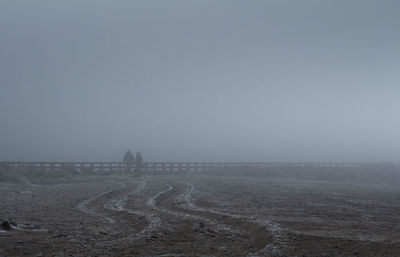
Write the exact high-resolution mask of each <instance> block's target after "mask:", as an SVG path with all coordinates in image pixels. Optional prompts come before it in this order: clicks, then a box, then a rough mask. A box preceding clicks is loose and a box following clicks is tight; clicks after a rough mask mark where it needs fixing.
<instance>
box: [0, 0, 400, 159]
mask: <svg viewBox="0 0 400 257" xmlns="http://www.w3.org/2000/svg"><path fill="white" fill-rule="evenodd" d="M399 13H400V2H399V1H395V0H393V1H381V0H375V1H368V0H353V1H348V0H330V1H328V0H327V1H321V0H308V1H289V0H275V1H261V0H260V1H257V0H254V1H232V0H217V1H215V0H198V1H188V0H181V1H179V0H169V1H161V0H160V1H152V0H150V1H149V0H145V1H99V0H85V1H81V0H79V1H78V0H76V1H50V0H48V1H28V0H25V1H15V0H2V1H0V160H36V161H39V160H60V161H63V160H65V161H91V160H93V161H96V160H105V161H107V160H110V161H111V160H120V159H121V157H122V154H123V153H124V152H125V151H126V150H128V149H131V150H132V151H141V152H142V153H143V155H144V158H145V159H146V160H154V161H252V160H257V161H396V162H397V161H400V72H399V68H400V15H399Z"/></svg>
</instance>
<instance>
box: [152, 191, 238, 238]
mask: <svg viewBox="0 0 400 257" xmlns="http://www.w3.org/2000/svg"><path fill="white" fill-rule="evenodd" d="M174 188H175V187H174V186H171V185H168V188H167V189H165V190H163V191H161V192H159V193H158V194H156V195H155V196H153V197H152V198H150V199H149V201H148V202H147V205H148V206H150V207H151V208H153V209H155V210H157V211H160V212H163V213H166V214H169V215H172V216H176V217H182V218H185V219H193V220H199V221H202V222H204V223H207V224H210V225H213V226H215V227H216V230H217V232H228V233H230V234H240V235H241V234H243V233H244V231H242V230H238V229H233V228H232V227H231V226H229V225H226V224H222V223H220V222H218V221H216V220H214V219H210V218H207V217H203V216H198V215H194V214H189V213H183V212H179V211H175V210H172V209H167V208H162V207H159V206H158V205H157V199H158V198H159V197H160V196H162V195H164V194H167V193H168V192H170V191H172V190H173V189H174ZM188 193H189V192H188V191H184V192H183V193H181V194H179V195H178V196H177V197H175V198H174V202H175V203H176V202H178V201H179V199H182V198H185V196H186V195H187V194H188Z"/></svg>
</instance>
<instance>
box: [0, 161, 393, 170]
mask: <svg viewBox="0 0 400 257" xmlns="http://www.w3.org/2000/svg"><path fill="white" fill-rule="evenodd" d="M371 165H373V166H380V167H384V166H386V167H389V166H396V167H399V165H398V164H395V163H352V162H342V163H336V162H330V163H322V162H321V163H318V162H316V163H313V162H291V163H290V162H144V163H143V164H142V165H140V167H137V165H136V164H135V163H131V164H129V163H126V162H0V167H2V168H31V169H42V170H45V171H59V170H63V169H70V170H75V171H79V172H83V171H85V170H87V171H107V172H124V171H134V170H137V169H138V168H139V169H140V170H141V171H142V172H163V171H170V172H173V171H177V172H179V171H201V170H210V169H221V168H235V167H237V168H239V167H255V168H266V167H319V168H329V167H360V166H371Z"/></svg>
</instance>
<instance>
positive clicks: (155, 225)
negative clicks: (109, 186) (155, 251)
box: [104, 181, 161, 242]
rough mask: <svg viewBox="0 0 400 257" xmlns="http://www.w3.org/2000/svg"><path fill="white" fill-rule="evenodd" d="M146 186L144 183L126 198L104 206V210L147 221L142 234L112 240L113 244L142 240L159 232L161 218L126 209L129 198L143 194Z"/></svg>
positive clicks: (112, 201) (149, 213) (148, 213)
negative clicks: (142, 218)
mask: <svg viewBox="0 0 400 257" xmlns="http://www.w3.org/2000/svg"><path fill="white" fill-rule="evenodd" d="M146 185H147V183H146V182H144V181H142V182H141V184H140V186H139V187H138V188H137V189H136V190H135V191H133V192H131V193H129V194H127V195H125V196H124V197H122V198H120V199H118V200H111V201H109V202H107V203H105V204H104V208H106V209H108V210H111V211H116V212H124V213H127V214H130V215H135V216H139V217H144V218H145V219H146V221H147V226H146V227H145V228H144V229H143V230H141V231H140V232H137V233H133V234H130V235H128V236H126V237H123V238H119V239H116V240H112V242H121V241H123V240H129V239H140V238H143V237H144V236H147V235H148V234H153V233H154V231H156V230H158V229H159V227H160V226H161V220H160V218H159V217H158V216H156V215H154V214H153V213H151V212H144V211H138V210H134V209H130V208H127V207H125V206H126V202H127V201H128V199H129V197H130V196H133V195H136V194H138V193H140V192H142V191H143V190H144V188H145V187H146Z"/></svg>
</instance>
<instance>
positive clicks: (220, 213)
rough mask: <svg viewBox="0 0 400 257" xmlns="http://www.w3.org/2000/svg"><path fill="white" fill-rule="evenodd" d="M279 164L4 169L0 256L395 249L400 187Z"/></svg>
mask: <svg viewBox="0 0 400 257" xmlns="http://www.w3.org/2000/svg"><path fill="white" fill-rule="evenodd" d="M291 172H292V171H290V172H289V173H290V174H294V173H291ZM214 174H217V175H214ZM285 174H286V175H284V176H277V175H276V174H275V173H274V174H271V172H265V173H263V171H257V172H256V173H254V172H244V171H243V172H242V171H237V170H236V171H228V170H227V171H218V172H207V173H199V174H191V175H158V176H156V175H152V176H142V177H134V176H132V175H130V174H113V175H110V174H102V175H100V174H85V175H83V174H80V175H71V174H62V175H53V174H47V175H46V174H41V173H38V172H36V173H35V174H30V173H29V172H27V171H7V172H6V173H5V172H3V173H2V174H0V175H1V176H0V200H1V208H0V219H1V220H7V219H12V220H13V221H14V222H16V223H17V226H16V227H14V228H13V229H12V230H11V231H3V230H0V256H399V255H400V237H399V235H400V190H399V189H397V188H398V187H396V186H393V185H390V183H389V185H382V184H381V183H377V184H373V183H350V182H351V179H350V182H349V179H348V178H346V181H338V180H337V179H332V178H323V179H318V180H316V179H313V178H310V177H309V176H303V178H302V176H299V175H296V176H293V175H287V174H288V173H287V172H286V173H285ZM361 178H362V179H361V181H363V182H365V180H364V178H363V177H362V176H361ZM355 181H356V182H357V181H360V179H358V180H355Z"/></svg>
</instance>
